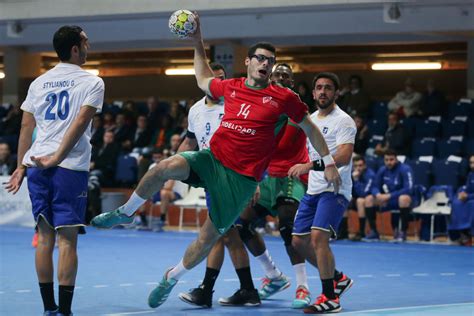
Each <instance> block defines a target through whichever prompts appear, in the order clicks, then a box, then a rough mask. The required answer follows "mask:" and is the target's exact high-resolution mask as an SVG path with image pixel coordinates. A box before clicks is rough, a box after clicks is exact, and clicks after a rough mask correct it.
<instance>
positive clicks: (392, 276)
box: [385, 273, 402, 278]
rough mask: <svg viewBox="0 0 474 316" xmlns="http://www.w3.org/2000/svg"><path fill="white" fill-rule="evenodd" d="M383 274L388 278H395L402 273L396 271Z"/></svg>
mask: <svg viewBox="0 0 474 316" xmlns="http://www.w3.org/2000/svg"><path fill="white" fill-rule="evenodd" d="M385 276H386V277H389V278H395V277H400V276H402V275H401V274H398V273H392V274H390V273H389V274H386V275H385Z"/></svg>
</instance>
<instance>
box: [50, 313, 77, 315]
mask: <svg viewBox="0 0 474 316" xmlns="http://www.w3.org/2000/svg"><path fill="white" fill-rule="evenodd" d="M54 315H56V316H73V315H72V313H71V314H68V315H65V314H61V313H57V314H54Z"/></svg>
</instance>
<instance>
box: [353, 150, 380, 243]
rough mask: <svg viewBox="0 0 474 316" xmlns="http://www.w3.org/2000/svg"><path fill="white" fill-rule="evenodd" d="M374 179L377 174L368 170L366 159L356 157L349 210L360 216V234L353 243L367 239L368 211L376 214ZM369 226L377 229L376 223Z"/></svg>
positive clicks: (354, 238) (356, 235)
mask: <svg viewBox="0 0 474 316" xmlns="http://www.w3.org/2000/svg"><path fill="white" fill-rule="evenodd" d="M374 179H375V173H374V172H373V171H372V170H371V169H369V168H367V165H366V164H365V159H364V157H362V156H355V157H354V159H353V172H352V181H353V186H352V201H351V204H350V206H349V210H352V211H357V214H358V216H359V233H357V234H355V236H354V237H352V238H351V240H352V241H360V240H361V239H362V238H364V237H365V216H366V215H365V214H366V210H367V213H369V214H375V204H374V196H373V195H372V186H373V184H374ZM371 220H373V218H371ZM369 224H370V227H371V228H372V227H375V222H369ZM375 230H377V229H375Z"/></svg>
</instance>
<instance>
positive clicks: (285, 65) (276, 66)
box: [274, 63, 293, 72]
mask: <svg viewBox="0 0 474 316" xmlns="http://www.w3.org/2000/svg"><path fill="white" fill-rule="evenodd" d="M278 67H286V68H288V69H290V70H291V72H293V68H291V66H290V65H288V64H287V63H278V64H276V65H275V68H274V69H277V68H278Z"/></svg>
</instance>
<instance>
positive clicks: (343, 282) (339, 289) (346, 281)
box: [334, 273, 354, 297]
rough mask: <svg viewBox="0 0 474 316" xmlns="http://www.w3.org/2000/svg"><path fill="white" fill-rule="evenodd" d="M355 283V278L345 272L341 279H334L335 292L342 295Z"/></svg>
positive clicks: (339, 295)
mask: <svg viewBox="0 0 474 316" xmlns="http://www.w3.org/2000/svg"><path fill="white" fill-rule="evenodd" d="M353 284H354V280H352V279H351V278H349V277H348V276H347V275H345V274H344V273H343V274H342V278H341V279H340V280H339V281H334V294H336V295H337V296H338V297H341V296H342V294H344V293H346V292H347V291H348V290H349V289H350V288H351V286H352V285H353Z"/></svg>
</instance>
